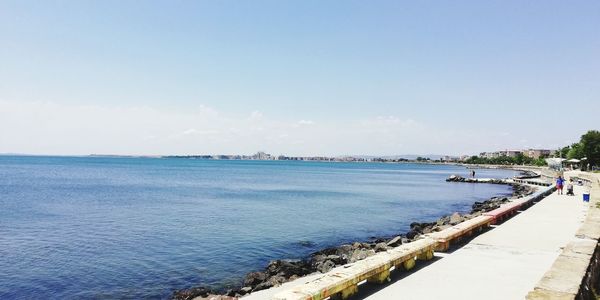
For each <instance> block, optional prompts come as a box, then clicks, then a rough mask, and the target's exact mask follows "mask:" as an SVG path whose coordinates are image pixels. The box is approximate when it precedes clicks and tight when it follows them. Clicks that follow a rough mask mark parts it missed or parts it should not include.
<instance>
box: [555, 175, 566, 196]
mask: <svg viewBox="0 0 600 300" xmlns="http://www.w3.org/2000/svg"><path fill="white" fill-rule="evenodd" d="M564 183H565V180H564V179H563V178H562V176H560V175H559V176H558V178H557V179H556V191H557V193H558V194H559V195H562V194H563V185H564Z"/></svg>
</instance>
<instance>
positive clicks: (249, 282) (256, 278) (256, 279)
mask: <svg viewBox="0 0 600 300" xmlns="http://www.w3.org/2000/svg"><path fill="white" fill-rule="evenodd" d="M265 280H267V274H265V273H264V272H250V273H248V274H246V277H245V278H244V286H252V287H253V286H256V285H258V284H259V283H261V282H263V281H265Z"/></svg>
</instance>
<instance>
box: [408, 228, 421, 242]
mask: <svg viewBox="0 0 600 300" xmlns="http://www.w3.org/2000/svg"><path fill="white" fill-rule="evenodd" d="M417 236H419V233H418V232H416V231H414V230H411V231H409V232H408V233H407V234H406V238H407V239H409V240H414V239H415V238H416V237H417Z"/></svg>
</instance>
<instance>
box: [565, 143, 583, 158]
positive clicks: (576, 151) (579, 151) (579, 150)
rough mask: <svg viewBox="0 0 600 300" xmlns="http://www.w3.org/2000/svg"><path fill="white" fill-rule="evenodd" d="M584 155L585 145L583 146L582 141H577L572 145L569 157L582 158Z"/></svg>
mask: <svg viewBox="0 0 600 300" xmlns="http://www.w3.org/2000/svg"><path fill="white" fill-rule="evenodd" d="M584 156H585V154H583V147H582V146H581V143H575V144H573V145H571V147H570V149H569V152H567V159H572V158H576V159H581V158H583V157H584Z"/></svg>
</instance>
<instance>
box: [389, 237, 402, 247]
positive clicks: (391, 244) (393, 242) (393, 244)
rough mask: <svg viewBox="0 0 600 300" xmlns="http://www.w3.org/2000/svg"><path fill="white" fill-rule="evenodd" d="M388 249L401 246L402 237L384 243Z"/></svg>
mask: <svg viewBox="0 0 600 300" xmlns="http://www.w3.org/2000/svg"><path fill="white" fill-rule="evenodd" d="M386 245H387V246H388V247H397V246H400V245H402V236H397V237H395V238H393V239H391V240H389V242H387V243H386Z"/></svg>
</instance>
